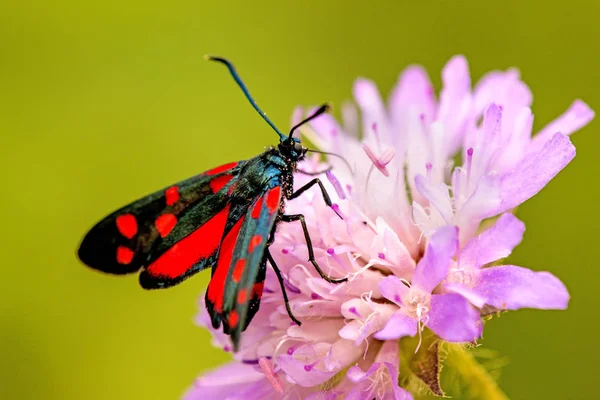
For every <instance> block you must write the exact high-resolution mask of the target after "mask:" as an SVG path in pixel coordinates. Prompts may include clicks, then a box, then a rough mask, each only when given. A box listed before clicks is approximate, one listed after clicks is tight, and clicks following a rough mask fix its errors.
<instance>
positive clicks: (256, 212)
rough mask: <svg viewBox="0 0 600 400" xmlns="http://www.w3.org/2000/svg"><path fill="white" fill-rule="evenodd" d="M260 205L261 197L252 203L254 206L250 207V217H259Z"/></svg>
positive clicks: (261, 202) (261, 203)
mask: <svg viewBox="0 0 600 400" xmlns="http://www.w3.org/2000/svg"><path fill="white" fill-rule="evenodd" d="M262 206H263V198H262V197H261V198H259V199H258V200H257V201H256V203H255V204H254V207H252V214H251V215H252V218H254V219H257V218H258V217H260V212H261V211H262Z"/></svg>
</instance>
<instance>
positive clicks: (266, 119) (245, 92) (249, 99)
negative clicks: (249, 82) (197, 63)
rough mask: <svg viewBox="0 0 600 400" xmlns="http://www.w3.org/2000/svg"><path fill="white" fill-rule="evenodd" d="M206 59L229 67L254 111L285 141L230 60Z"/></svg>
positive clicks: (207, 57)
mask: <svg viewBox="0 0 600 400" xmlns="http://www.w3.org/2000/svg"><path fill="white" fill-rule="evenodd" d="M204 59H205V60H208V61H216V62H220V63H221V64H224V65H225V66H226V67H227V69H229V73H230V74H231V76H232V77H233V79H234V80H235V82H236V83H237V84H238V86H239V87H240V89H242V92H244V95H245V96H246V98H247V99H248V101H249V102H250V104H251V105H252V107H254V109H255V110H256V112H257V113H258V114H259V115H260V116H261V117H262V118H263V119H264V120H265V121H267V124H269V125H270V126H271V128H273V130H274V131H275V132H277V134H278V135H279V138H280V140H283V139H285V138H286V136H285V135H284V134H283V133H281V131H280V130H279V129H277V127H276V126H275V124H274V123H273V122H272V121H271V120H270V119H269V117H267V114H265V112H264V111H263V110H261V109H260V107H259V106H258V104H256V101H254V99H253V98H252V96H251V95H250V92H249V91H248V88H247V87H246V85H245V84H244V82H243V81H242V78H241V77H240V76H239V75H238V73H237V71H236V69H235V67H234V66H233V64H232V63H231V62H230V61H229V60H227V59H225V58H222V57H214V56H209V55H205V56H204Z"/></svg>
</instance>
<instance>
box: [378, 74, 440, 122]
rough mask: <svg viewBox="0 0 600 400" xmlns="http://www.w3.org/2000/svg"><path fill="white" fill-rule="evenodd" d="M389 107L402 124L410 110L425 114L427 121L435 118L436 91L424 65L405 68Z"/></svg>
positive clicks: (391, 96) (393, 92) (396, 120)
mask: <svg viewBox="0 0 600 400" xmlns="http://www.w3.org/2000/svg"><path fill="white" fill-rule="evenodd" d="M389 107H390V113H391V115H392V118H393V119H394V123H395V124H400V125H401V124H402V123H403V121H404V120H405V118H406V116H407V114H408V110H409V109H410V108H414V109H415V111H416V112H417V113H418V114H420V115H423V116H424V117H425V120H426V121H431V120H432V119H433V113H434V111H435V93H434V89H433V86H432V85H431V81H430V80H429V76H428V75H427V72H426V71H425V70H424V69H423V67H421V66H418V65H412V66H409V67H407V68H405V69H404V71H402V74H401V75H400V77H399V78H398V83H397V84H396V86H395V87H394V89H393V91H392V94H391V95H390V98H389Z"/></svg>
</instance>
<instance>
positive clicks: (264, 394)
mask: <svg viewBox="0 0 600 400" xmlns="http://www.w3.org/2000/svg"><path fill="white" fill-rule="evenodd" d="M277 396H278V393H276V392H275V390H274V389H273V387H272V386H271V384H270V383H269V382H268V381H267V380H266V379H265V376H264V375H263V374H261V373H260V372H258V371H256V369H255V368H254V367H253V366H251V365H246V364H241V363H239V362H232V363H229V364H226V365H224V366H223V367H221V368H218V369H216V370H214V371H211V372H208V373H206V374H204V375H203V376H201V377H199V378H198V379H196V382H195V383H194V386H193V387H192V388H190V389H189V390H188V391H187V392H186V394H185V395H184V396H183V398H184V400H200V399H207V398H208V399H227V400H244V399H249V400H254V399H256V400H259V399H276V398H278V397H277Z"/></svg>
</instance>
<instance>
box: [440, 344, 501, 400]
mask: <svg viewBox="0 0 600 400" xmlns="http://www.w3.org/2000/svg"><path fill="white" fill-rule="evenodd" d="M445 347H446V349H447V357H446V361H445V365H446V366H447V367H449V368H452V369H453V370H454V371H456V374H457V375H458V376H459V377H460V379H461V380H462V381H463V382H464V387H466V390H467V392H468V393H469V396H468V398H473V399H481V400H508V397H507V396H506V395H505V394H504V393H503V392H502V390H501V389H500V388H499V387H498V385H497V384H496V381H495V380H494V379H493V378H492V377H491V376H490V375H489V374H488V372H487V371H486V369H485V368H483V366H482V365H481V364H479V363H478V362H477V360H476V359H475V357H473V354H472V353H471V352H470V351H469V350H468V349H467V348H466V347H465V346H463V345H459V344H451V343H445Z"/></svg>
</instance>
